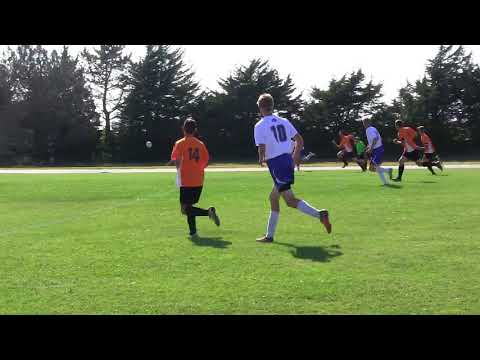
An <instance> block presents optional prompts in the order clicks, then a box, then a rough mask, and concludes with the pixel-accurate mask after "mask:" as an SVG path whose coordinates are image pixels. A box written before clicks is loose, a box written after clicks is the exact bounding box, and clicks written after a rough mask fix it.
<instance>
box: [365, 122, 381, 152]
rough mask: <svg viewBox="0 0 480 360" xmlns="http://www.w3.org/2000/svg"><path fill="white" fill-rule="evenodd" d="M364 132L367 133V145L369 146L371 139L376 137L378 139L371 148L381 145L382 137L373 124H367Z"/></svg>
mask: <svg viewBox="0 0 480 360" xmlns="http://www.w3.org/2000/svg"><path fill="white" fill-rule="evenodd" d="M366 133H367V140H368V145H370V146H372V143H373V139H375V138H376V137H378V141H377V143H376V144H375V147H374V148H373V149H378V148H379V147H381V146H383V143H382V137H381V136H380V133H379V132H378V130H377V129H376V128H374V127H373V126H369V127H368V128H367V130H366ZM373 149H372V150H373Z"/></svg>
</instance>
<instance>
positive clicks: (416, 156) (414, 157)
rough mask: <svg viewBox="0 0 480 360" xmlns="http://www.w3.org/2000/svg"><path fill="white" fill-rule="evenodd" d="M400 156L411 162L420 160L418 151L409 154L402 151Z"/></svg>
mask: <svg viewBox="0 0 480 360" xmlns="http://www.w3.org/2000/svg"><path fill="white" fill-rule="evenodd" d="M402 156H403V157H406V158H407V159H408V160H411V161H418V160H419V159H420V158H421V156H420V151H418V150H413V151H410V152H406V151H404V152H403V154H402Z"/></svg>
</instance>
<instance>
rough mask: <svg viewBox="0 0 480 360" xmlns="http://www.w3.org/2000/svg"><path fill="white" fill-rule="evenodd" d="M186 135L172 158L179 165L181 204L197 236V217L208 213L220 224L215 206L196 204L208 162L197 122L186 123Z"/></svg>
mask: <svg viewBox="0 0 480 360" xmlns="http://www.w3.org/2000/svg"><path fill="white" fill-rule="evenodd" d="M182 129H183V134H184V138H183V139H180V140H178V141H177V142H176V143H175V146H174V147H173V151H172V156H171V159H172V160H173V161H175V164H176V166H177V186H178V187H180V207H181V211H182V214H183V215H186V216H187V222H188V227H189V229H190V236H191V237H192V238H193V237H196V236H197V224H196V217H197V216H208V217H209V218H210V220H212V221H213V222H214V223H215V224H216V225H217V226H220V219H219V218H218V216H217V213H216V211H215V208H214V207H210V208H209V209H208V210H205V209H201V208H198V207H194V206H193V205H194V204H196V203H198V201H199V200H200V195H201V194H202V189H203V180H204V169H205V168H206V167H207V165H208V159H209V155H208V150H207V147H206V146H205V144H204V143H203V142H201V141H200V140H198V139H197V138H196V134H197V123H196V121H195V120H194V119H191V118H189V119H187V120H186V121H185V122H184V124H183V128H182Z"/></svg>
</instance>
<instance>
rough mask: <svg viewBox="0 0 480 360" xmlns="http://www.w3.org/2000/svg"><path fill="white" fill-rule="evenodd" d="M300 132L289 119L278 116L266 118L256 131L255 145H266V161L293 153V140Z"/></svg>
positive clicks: (260, 122) (256, 126)
mask: <svg viewBox="0 0 480 360" xmlns="http://www.w3.org/2000/svg"><path fill="white" fill-rule="evenodd" d="M297 134H298V131H297V130H296V129H295V127H294V126H293V125H292V124H291V123H290V121H288V120H287V119H284V118H281V117H279V116H276V115H268V116H264V117H263V118H262V119H261V120H260V121H259V122H258V123H257V124H256V125H255V130H254V135H255V145H257V146H259V145H262V144H264V145H265V160H270V159H273V158H276V157H277V156H280V155H283V154H291V153H292V138H293V137H294V136H295V135H297Z"/></svg>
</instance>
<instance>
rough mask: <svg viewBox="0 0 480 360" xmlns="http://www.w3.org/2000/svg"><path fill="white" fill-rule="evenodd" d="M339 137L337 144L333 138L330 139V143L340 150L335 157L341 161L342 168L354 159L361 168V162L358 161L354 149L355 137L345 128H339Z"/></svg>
mask: <svg viewBox="0 0 480 360" xmlns="http://www.w3.org/2000/svg"><path fill="white" fill-rule="evenodd" d="M338 135H339V137H340V144H337V143H336V142H335V140H332V144H333V145H334V146H335V147H336V148H337V149H340V151H339V152H338V153H337V157H338V159H339V160H340V161H343V166H342V168H345V167H347V166H348V162H349V161H351V160H354V161H355V162H356V163H357V164H358V166H360V167H361V168H362V170H363V164H362V163H361V162H359V161H358V159H357V153H356V149H355V139H354V137H353V135H351V134H349V133H348V132H346V131H345V130H340V131H339V132H338Z"/></svg>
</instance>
